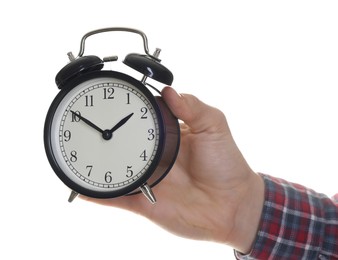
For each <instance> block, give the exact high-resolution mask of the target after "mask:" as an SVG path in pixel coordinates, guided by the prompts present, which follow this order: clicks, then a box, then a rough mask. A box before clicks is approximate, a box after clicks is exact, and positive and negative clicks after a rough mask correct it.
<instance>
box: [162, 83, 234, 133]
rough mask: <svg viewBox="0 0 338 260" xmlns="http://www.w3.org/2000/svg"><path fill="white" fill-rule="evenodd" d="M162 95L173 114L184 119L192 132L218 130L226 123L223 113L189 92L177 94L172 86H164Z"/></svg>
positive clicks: (223, 127) (224, 127) (224, 126)
mask: <svg viewBox="0 0 338 260" xmlns="http://www.w3.org/2000/svg"><path fill="white" fill-rule="evenodd" d="M162 97H163V99H164V100H165V102H166V103H167V105H168V106H169V108H170V110H171V111H172V112H173V114H174V115H175V116H176V117H177V118H178V119H181V120H182V121H184V123H185V124H187V125H188V126H189V127H190V128H191V129H192V130H193V131H194V132H203V131H212V132H214V131H219V130H220V129H222V130H224V129H226V130H227V131H228V125H227V122H226V119H225V116H224V114H223V113H222V112H221V111H220V110H218V109H216V108H214V107H211V106H209V105H207V104H205V103H203V102H202V101H200V100H199V99H198V98H197V97H195V96H193V95H190V94H181V95H180V94H178V93H177V92H176V91H175V90H174V89H173V88H171V87H165V88H164V89H163V90H162Z"/></svg>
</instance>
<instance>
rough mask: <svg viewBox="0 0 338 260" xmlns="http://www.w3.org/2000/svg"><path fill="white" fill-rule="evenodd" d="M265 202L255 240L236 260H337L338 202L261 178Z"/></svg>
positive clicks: (297, 185)
mask: <svg viewBox="0 0 338 260" xmlns="http://www.w3.org/2000/svg"><path fill="white" fill-rule="evenodd" d="M262 177H263V178H264V182H265V202H264V207H263V212H262V217H261V223H260V227H259V230H258V233H257V237H256V241H255V242H254V244H253V247H252V250H251V252H250V253H249V254H248V255H243V254H241V253H239V252H237V251H235V257H236V259H242V260H250V259H263V260H273V259H280V260H282V259H287V260H292V259H297V260H298V259H321V260H324V259H338V202H337V197H338V196H337V195H338V194H337V195H335V197H334V198H333V199H330V198H328V197H327V196H325V195H323V194H319V193H316V192H314V191H313V190H311V189H308V188H306V187H303V186H301V185H299V184H295V183H290V182H287V181H285V180H282V179H278V178H274V177H272V176H268V175H263V174H262Z"/></svg>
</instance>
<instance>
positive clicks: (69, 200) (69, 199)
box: [68, 190, 79, 202]
mask: <svg viewBox="0 0 338 260" xmlns="http://www.w3.org/2000/svg"><path fill="white" fill-rule="evenodd" d="M77 195H79V193H77V192H76V191H73V190H72V192H71V193H70V196H69V198H68V202H72V201H73V200H74V199H75V198H76V197H77Z"/></svg>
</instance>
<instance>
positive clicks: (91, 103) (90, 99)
mask: <svg viewBox="0 0 338 260" xmlns="http://www.w3.org/2000/svg"><path fill="white" fill-rule="evenodd" d="M85 98H86V107H92V106H94V97H93V95H90V96H88V95H87V96H85Z"/></svg>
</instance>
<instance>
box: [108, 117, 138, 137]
mask: <svg viewBox="0 0 338 260" xmlns="http://www.w3.org/2000/svg"><path fill="white" fill-rule="evenodd" d="M132 115H134V113H131V114H129V115H127V116H126V117H124V118H123V119H121V120H120V122H118V123H117V124H116V125H114V126H113V128H112V129H110V130H109V132H110V133H113V132H115V131H116V130H117V129H119V128H120V127H121V126H123V125H124V124H125V123H127V121H128V120H129V119H130V118H131V117H132Z"/></svg>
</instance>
